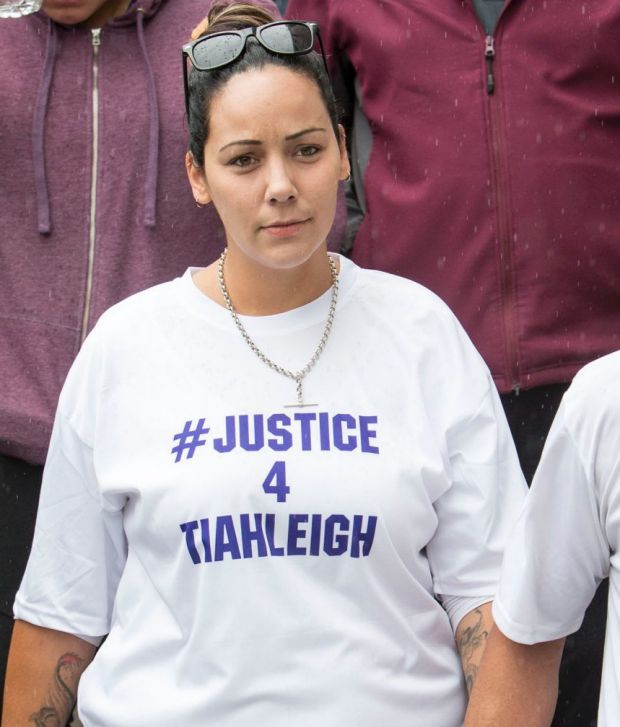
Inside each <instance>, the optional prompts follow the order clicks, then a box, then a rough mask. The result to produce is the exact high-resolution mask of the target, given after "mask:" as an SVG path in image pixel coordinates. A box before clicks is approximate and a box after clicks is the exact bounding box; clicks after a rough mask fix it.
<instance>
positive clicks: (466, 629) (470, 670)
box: [456, 603, 493, 694]
mask: <svg viewBox="0 0 620 727" xmlns="http://www.w3.org/2000/svg"><path fill="white" fill-rule="evenodd" d="M492 625H493V617H492V615H491V604H490V603H484V604H482V605H481V606H478V608H475V609H474V610H473V611H470V612H469V613H468V614H467V615H466V616H464V617H463V618H462V619H461V622H460V623H459V625H458V627H457V629H456V645H457V647H458V650H459V654H460V656H461V664H462V665H463V674H464V675H465V683H466V685H467V692H468V693H469V694H471V691H472V688H473V685H474V682H475V681H476V678H477V676H478V670H479V668H480V662H481V661H482V655H483V654H484V651H485V649H486V645H487V637H488V635H489V631H490V630H491V627H492Z"/></svg>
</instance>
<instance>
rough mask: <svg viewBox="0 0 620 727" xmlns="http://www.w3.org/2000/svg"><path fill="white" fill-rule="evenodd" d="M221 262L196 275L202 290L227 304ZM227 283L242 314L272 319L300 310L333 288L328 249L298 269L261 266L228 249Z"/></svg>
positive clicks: (235, 304) (221, 303)
mask: <svg viewBox="0 0 620 727" xmlns="http://www.w3.org/2000/svg"><path fill="white" fill-rule="evenodd" d="M217 266H218V263H217V261H216V262H215V263H213V265H210V266H209V267H208V268H205V270H203V271H201V273H199V274H198V275H197V276H196V282H197V283H198V286H199V287H200V289H201V290H202V291H203V292H204V293H206V295H208V296H209V297H210V298H212V299H213V300H215V301H216V302H217V303H219V304H220V305H225V302H224V299H223V297H222V293H221V291H220V288H219V283H218V280H217ZM224 280H225V282H226V287H227V288H228V293H229V295H230V298H231V301H232V304H233V307H234V309H235V311H236V312H237V313H239V314H240V315H249V316H268V315H275V314H277V313H284V312H285V311H288V310H292V309H293V308H299V307H300V306H302V305H306V304H307V303H310V302H311V301H313V300H316V298H318V297H319V296H321V295H322V294H323V293H324V292H325V291H326V290H328V289H329V288H330V287H331V285H332V275H331V269H330V266H329V261H328V258H327V250H326V249H325V248H324V247H322V248H321V249H319V250H317V252H316V253H315V254H314V255H313V256H312V257H311V258H310V259H309V260H307V261H306V262H305V263H303V264H302V265H300V266H297V267H295V268H286V269H274V268H271V267H264V266H261V265H257V264H256V262H255V261H253V260H250V259H248V258H247V257H246V256H245V255H243V254H242V253H239V251H238V250H236V248H234V247H232V248H229V249H228V252H227V254H226V261H225V263H224Z"/></svg>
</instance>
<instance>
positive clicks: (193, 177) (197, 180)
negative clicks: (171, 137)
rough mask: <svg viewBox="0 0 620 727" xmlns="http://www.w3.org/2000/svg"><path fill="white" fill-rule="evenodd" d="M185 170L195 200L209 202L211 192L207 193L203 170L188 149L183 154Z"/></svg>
mask: <svg viewBox="0 0 620 727" xmlns="http://www.w3.org/2000/svg"><path fill="white" fill-rule="evenodd" d="M185 170H186V172H187V178H188V179H189V183H190V186H191V188H192V192H193V194H194V199H195V200H196V202H198V203H199V204H209V202H211V194H210V193H209V185H208V184H207V178H206V176H205V170H204V168H203V167H201V166H199V165H198V164H196V161H195V159H194V155H193V154H192V153H191V151H188V152H187V154H186V155H185Z"/></svg>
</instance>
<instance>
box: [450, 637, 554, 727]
mask: <svg viewBox="0 0 620 727" xmlns="http://www.w3.org/2000/svg"><path fill="white" fill-rule="evenodd" d="M563 647H564V639H559V640H557V641H549V642H544V643H540V644H534V645H532V646H526V645H523V644H517V643H515V642H514V641H511V640H510V639H508V638H506V637H505V636H504V635H503V634H502V633H501V631H500V630H499V629H498V628H496V627H493V629H492V631H491V633H490V635H489V642H488V644H487V648H486V650H485V655H484V659H483V660H482V663H481V665H480V670H479V674H478V679H477V682H476V687H475V689H474V690H473V692H472V695H471V699H470V702H469V708H468V710H467V716H466V719H465V725H464V727H523V725H527V727H549V725H550V724H551V720H552V718H553V713H554V710H555V703H556V701H557V696H558V671H559V667H560V658H561V656H562V649H563Z"/></svg>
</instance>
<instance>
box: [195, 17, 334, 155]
mask: <svg viewBox="0 0 620 727" xmlns="http://www.w3.org/2000/svg"><path fill="white" fill-rule="evenodd" d="M274 20H275V18H274V17H273V16H272V15H271V13H270V12H269V11H268V10H266V9H265V8H262V7H260V6H258V5H251V4H249V3H231V4H222V3H216V4H215V5H213V7H212V8H211V10H210V11H209V14H208V16H207V18H206V19H205V20H204V21H203V22H202V23H200V24H199V25H198V26H197V28H196V29H195V30H194V32H193V33H192V37H193V38H194V39H195V38H201V37H203V36H206V35H211V34H212V33H219V32H221V31H223V30H240V29H241V28H248V27H258V26H260V25H266V24H267V23H272V22H274ZM267 64H271V65H274V66H282V67H283V68H288V69H290V70H292V71H295V72H297V73H301V74H303V75H305V76H307V77H308V78H310V79H311V80H312V81H314V82H315V83H316V85H317V86H318V89H319V91H320V93H321V97H322V99H323V102H324V103H325V108H326V109H327V113H328V114H329V118H330V121H331V124H332V127H333V129H334V133H335V134H336V138H337V137H338V122H339V117H338V111H337V107H336V101H335V99H334V92H333V90H332V87H331V84H330V81H329V77H328V76H327V73H326V72H325V66H324V64H323V61H322V59H321V58H320V56H319V55H318V54H317V53H315V52H314V51H313V52H311V53H307V54H305V55H298V56H284V55H277V54H275V53H270V52H269V51H268V50H267V49H265V48H263V46H262V45H260V44H259V43H254V42H252V41H250V42H248V43H247V44H246V46H245V52H244V53H243V54H242V55H241V56H240V57H239V58H238V59H237V60H236V61H233V62H232V63H229V64H228V65H227V66H223V67H222V68H216V69H214V70H212V71H197V70H196V69H195V68H194V67H193V66H192V67H191V68H190V72H189V150H190V152H191V154H192V156H193V158H194V163H195V164H197V165H198V166H202V165H203V164H204V146H205V143H206V141H207V137H208V135H209V115H210V111H211V101H212V99H213V96H214V95H215V94H216V93H217V92H218V91H219V90H220V89H221V88H223V87H224V86H225V85H226V83H228V81H229V80H230V78H231V77H232V76H234V75H235V74H237V73H244V72H245V71H249V70H251V69H254V68H258V69H261V68H264V67H265V66H266V65H267Z"/></svg>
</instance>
